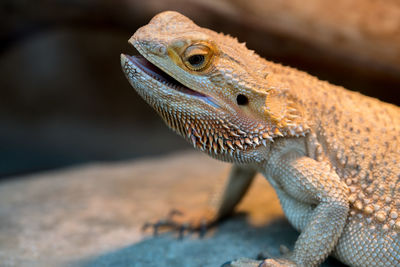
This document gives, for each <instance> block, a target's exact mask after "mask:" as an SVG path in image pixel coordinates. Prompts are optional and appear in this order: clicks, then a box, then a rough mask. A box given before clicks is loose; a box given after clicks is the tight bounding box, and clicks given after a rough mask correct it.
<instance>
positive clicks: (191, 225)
mask: <svg viewBox="0 0 400 267" xmlns="http://www.w3.org/2000/svg"><path fill="white" fill-rule="evenodd" d="M212 218H213V217H212V216H210V214H209V212H189V213H185V212H182V211H180V210H177V209H173V210H171V211H170V212H169V213H168V215H167V216H166V217H165V219H161V220H158V221H157V222H155V223H149V222H147V223H145V224H144V225H143V227H142V230H143V231H146V230H147V229H148V228H153V235H154V236H157V235H158V234H159V232H160V230H162V229H167V230H170V231H172V232H177V233H178V239H182V238H183V237H184V235H185V232H187V231H188V232H198V233H199V236H200V238H202V237H204V236H205V234H206V233H207V230H208V227H209V226H210V225H211V224H212V222H214V221H213V220H212Z"/></svg>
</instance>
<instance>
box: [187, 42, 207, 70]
mask: <svg viewBox="0 0 400 267" xmlns="http://www.w3.org/2000/svg"><path fill="white" fill-rule="evenodd" d="M212 55H213V52H212V50H211V49H210V47H208V46H206V45H204V44H195V45H192V46H189V47H188V48H186V50H185V52H184V55H183V63H184V64H185V66H186V67H187V68H188V69H190V70H194V71H203V70H205V69H206V68H207V67H208V66H209V65H210V63H211V58H212Z"/></svg>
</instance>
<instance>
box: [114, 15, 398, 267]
mask: <svg viewBox="0 0 400 267" xmlns="http://www.w3.org/2000/svg"><path fill="white" fill-rule="evenodd" d="M129 42H130V43H131V44H132V45H133V46H134V47H135V48H136V49H137V50H138V51H139V53H140V54H141V55H142V56H144V57H145V58H146V60H145V59H143V58H140V57H130V56H126V55H121V64H122V68H123V71H124V72H125V74H126V76H127V78H128V80H129V82H130V83H131V85H132V86H133V87H134V88H135V89H136V91H137V92H138V93H139V94H140V95H141V96H142V97H143V98H144V99H145V100H146V101H147V102H148V103H149V104H150V105H151V106H152V107H153V108H154V109H155V110H156V111H157V112H158V113H159V114H160V116H161V117H162V118H163V119H164V120H165V122H166V123H167V125H168V126H169V127H171V128H172V129H173V130H174V131H176V132H177V133H178V134H180V135H182V136H183V137H184V138H185V139H187V140H188V141H189V142H190V143H192V144H193V146H194V147H195V148H196V149H199V150H201V151H204V152H205V153H207V154H209V155H210V156H212V157H214V158H217V159H220V160H224V161H228V162H233V163H234V165H233V166H234V167H233V170H232V172H231V176H230V179H229V182H228V185H227V186H226V188H225V191H224V192H221V193H220V194H217V197H216V198H215V199H214V201H213V207H212V208H210V209H208V210H207V213H206V214H207V215H206V218H207V219H208V220H209V221H213V220H217V219H219V218H221V217H223V216H225V215H227V214H228V213H229V212H231V211H232V209H233V208H234V206H235V205H236V204H237V203H238V202H239V200H240V199H241V197H242V196H243V195H244V193H245V192H246V189H247V188H248V186H249V184H250V183H251V181H252V179H253V177H254V174H255V173H256V172H261V173H262V174H263V175H264V176H265V177H266V178H267V179H268V181H269V182H270V183H271V185H272V186H273V187H274V189H275V190H276V191H277V194H278V197H279V199H280V202H281V205H282V208H283V210H284V212H285V214H286V216H287V218H288V220H289V221H290V223H291V224H292V225H293V226H294V227H295V228H296V229H298V230H299V231H300V232H301V234H300V236H299V238H298V239H297V241H296V243H295V246H294V250H293V251H292V252H291V253H287V254H286V255H285V256H284V259H268V260H265V261H264V262H263V265H262V266H318V265H319V264H320V263H321V262H323V261H324V260H325V259H326V257H327V256H328V255H329V254H333V255H334V256H335V257H336V258H338V259H339V260H340V261H342V262H343V263H346V264H348V265H350V266H400V233H399V232H400V216H399V215H400V210H399V209H400V154H399V149H400V143H399V140H398V139H399V138H400V137H399V136H400V109H399V108H398V107H396V106H393V105H390V104H386V103H383V102H380V101H378V100H376V99H373V98H370V97H366V96H363V95H361V94H359V93H355V92H350V91H347V90H345V89H344V88H341V87H338V86H334V85H330V84H329V83H327V82H323V81H319V80H318V79H316V78H314V77H312V76H310V75H308V74H306V73H303V72H300V71H297V70H295V69H292V68H289V67H284V66H281V65H279V64H274V63H271V62H268V61H266V60H264V59H262V58H261V57H259V56H258V55H256V54H255V53H254V52H253V51H250V50H248V49H247V48H246V47H245V45H244V44H240V43H239V42H238V41H237V40H236V39H234V38H232V37H230V36H226V35H223V34H218V33H216V32H214V31H211V30H208V29H204V28H201V27H199V26H197V25H195V24H194V23H193V22H192V21H191V20H189V19H188V18H186V17H184V16H183V15H181V14H179V13H176V12H163V13H160V14H158V15H157V16H155V17H154V18H153V19H152V20H151V21H150V23H149V24H148V25H146V26H144V27H142V28H140V29H138V30H137V31H136V33H135V34H134V35H133V36H132V38H131V39H130V41H129ZM149 61H150V62H151V63H152V64H154V65H155V66H157V67H155V66H152V65H151V64H150V63H148V62H149ZM160 75H162V76H160ZM171 77H173V78H171ZM167 79H168V80H167ZM174 79H175V80H174ZM178 81H179V82H178ZM257 264H258V263H255V262H253V261H251V260H245V259H241V260H238V261H233V262H231V266H257Z"/></svg>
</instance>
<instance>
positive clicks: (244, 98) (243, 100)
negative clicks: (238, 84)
mask: <svg viewBox="0 0 400 267" xmlns="http://www.w3.org/2000/svg"><path fill="white" fill-rule="evenodd" d="M236 103H237V104H238V105H239V106H245V105H247V104H248V103H249V99H248V98H247V96H245V95H242V94H239V95H237V97H236Z"/></svg>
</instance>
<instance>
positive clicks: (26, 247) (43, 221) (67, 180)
mask: <svg viewBox="0 0 400 267" xmlns="http://www.w3.org/2000/svg"><path fill="white" fill-rule="evenodd" d="M228 168H229V166H228V164H225V163H221V162H218V161H216V160H213V159H210V158H208V157H206V156H205V155H202V154H199V153H193V152H192V153H180V154H174V155H170V156H166V157H160V158H151V159H143V160H136V161H132V162H121V163H104V164H92V165H88V166H82V167H76V168H70V169H64V170H59V171H52V172H46V173H41V174H36V175H32V176H26V177H20V178H19V179H17V180H14V181H9V182H3V183H1V184H0V203H1V204H0V262H1V264H0V265H1V266H59V265H65V264H66V265H78V266H160V265H162V266H219V265H221V264H222V263H224V262H225V261H227V260H231V259H234V258H238V257H241V256H246V257H255V256H256V255H257V253H258V252H260V251H262V250H267V251H269V252H270V253H272V254H275V255H278V247H279V245H280V244H285V245H291V244H293V242H294V240H295V239H296V237H297V233H296V232H295V231H294V230H293V228H291V227H290V225H289V224H288V223H287V221H286V219H284V217H283V214H282V211H281V209H280V207H279V202H278V200H277V198H276V195H275V193H274V191H273V190H272V188H271V187H270V186H269V185H268V183H267V182H266V181H265V179H263V178H261V177H260V178H261V179H260V178H257V179H256V182H255V183H254V184H253V186H252V188H251V189H250V192H249V194H248V195H247V196H246V198H245V199H244V200H243V201H242V203H241V204H240V205H239V207H238V208H237V211H238V213H240V214H242V215H240V216H234V217H233V218H231V219H228V220H227V221H225V222H223V223H221V224H220V225H219V226H217V227H216V228H215V229H213V230H212V231H210V232H209V233H208V234H207V235H206V237H205V238H203V239H199V238H198V236H197V235H195V234H192V235H188V236H186V237H185V238H184V239H183V240H178V239H177V238H176V236H175V235H174V234H172V233H164V234H161V235H160V236H158V237H153V236H152V234H151V233H150V232H143V231H142V229H141V228H142V225H143V224H144V223H145V222H148V221H155V220H156V219H158V218H162V217H163V216H165V215H166V214H167V213H168V211H169V210H171V209H172V208H183V209H189V208H196V207H201V206H202V205H205V204H206V203H207V198H208V195H209V193H210V192H211V191H212V188H213V184H214V183H215V180H217V179H221V177H226V175H227V172H228ZM244 214H246V216H244Z"/></svg>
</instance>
